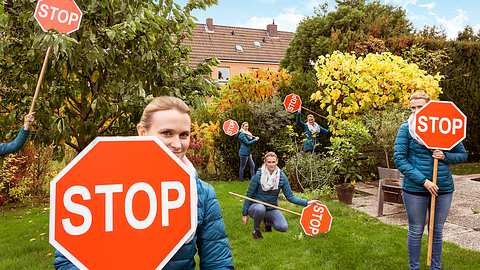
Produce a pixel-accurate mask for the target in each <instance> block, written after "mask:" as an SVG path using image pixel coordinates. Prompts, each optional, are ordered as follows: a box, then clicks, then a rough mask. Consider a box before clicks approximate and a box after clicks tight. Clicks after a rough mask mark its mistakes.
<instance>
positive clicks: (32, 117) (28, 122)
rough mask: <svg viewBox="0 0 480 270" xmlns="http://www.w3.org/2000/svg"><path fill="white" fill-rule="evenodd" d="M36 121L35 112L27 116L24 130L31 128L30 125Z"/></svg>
mask: <svg viewBox="0 0 480 270" xmlns="http://www.w3.org/2000/svg"><path fill="white" fill-rule="evenodd" d="M33 121H35V112H32V113H29V114H27V115H25V118H24V121H23V129H25V130H28V129H29V128H30V125H31V124H32V123H33Z"/></svg>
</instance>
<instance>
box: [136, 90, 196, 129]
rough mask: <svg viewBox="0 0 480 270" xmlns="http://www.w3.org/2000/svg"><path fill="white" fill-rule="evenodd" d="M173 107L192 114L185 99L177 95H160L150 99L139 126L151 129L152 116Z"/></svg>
mask: <svg viewBox="0 0 480 270" xmlns="http://www.w3.org/2000/svg"><path fill="white" fill-rule="evenodd" d="M172 109H174V110H177V111H179V112H181V113H186V114H188V115H189V116H190V108H189V107H188V105H187V104H185V102H183V100H181V99H179V98H176V97H170V96H160V97H156V98H154V99H153V100H152V101H150V103H148V105H147V106H146V107H145V109H143V114H142V117H141V118H140V122H139V123H138V124H137V127H143V128H145V129H147V130H148V129H150V126H151V125H152V116H153V114H154V113H155V112H158V111H167V110H172Z"/></svg>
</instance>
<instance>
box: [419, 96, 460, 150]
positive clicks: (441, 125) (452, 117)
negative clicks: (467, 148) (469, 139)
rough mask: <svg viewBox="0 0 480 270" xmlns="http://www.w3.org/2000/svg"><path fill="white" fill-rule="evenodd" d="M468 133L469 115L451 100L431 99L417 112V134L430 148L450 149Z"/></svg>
mask: <svg viewBox="0 0 480 270" xmlns="http://www.w3.org/2000/svg"><path fill="white" fill-rule="evenodd" d="M466 134H467V117H466V116H465V114H464V113H463V112H462V111H461V110H460V109H459V108H458V107H457V106H456V105H455V104H454V103H453V102H450V101H430V102H429V103H427V104H426V105H425V106H423V107H422V108H421V109H420V110H418V111H417V112H416V113H415V135H416V136H417V137H418V138H419V139H420V140H421V141H422V142H423V143H424V144H425V146H426V147H427V148H430V149H440V150H450V149H452V148H453V147H455V145H457V144H458V143H459V142H461V141H462V140H463V139H465V137H466Z"/></svg>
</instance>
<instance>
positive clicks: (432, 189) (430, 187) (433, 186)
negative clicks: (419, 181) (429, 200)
mask: <svg viewBox="0 0 480 270" xmlns="http://www.w3.org/2000/svg"><path fill="white" fill-rule="evenodd" d="M423 186H424V187H425V188H426V189H427V190H428V192H430V194H432V196H437V192H438V186H437V185H436V184H434V183H433V182H432V181H430V180H428V179H427V180H426V181H425V183H423Z"/></svg>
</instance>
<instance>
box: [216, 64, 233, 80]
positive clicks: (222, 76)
mask: <svg viewBox="0 0 480 270" xmlns="http://www.w3.org/2000/svg"><path fill="white" fill-rule="evenodd" d="M229 78H230V68H229V67H219V68H218V77H217V79H218V80H219V81H228V79H229Z"/></svg>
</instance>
